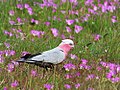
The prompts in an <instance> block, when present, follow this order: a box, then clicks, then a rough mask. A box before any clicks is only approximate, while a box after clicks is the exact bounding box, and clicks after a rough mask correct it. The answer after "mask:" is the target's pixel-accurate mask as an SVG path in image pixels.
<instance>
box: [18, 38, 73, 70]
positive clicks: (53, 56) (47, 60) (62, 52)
mask: <svg viewBox="0 0 120 90" xmlns="http://www.w3.org/2000/svg"><path fill="white" fill-rule="evenodd" d="M73 47H74V42H73V41H72V40H70V39H64V40H62V42H61V43H60V44H59V45H58V46H57V47H56V48H53V49H51V50H48V51H44V52H43V53H38V54H33V55H31V54H26V55H25V56H23V57H21V59H20V60H18V61H17V62H25V63H29V64H35V65H38V66H41V67H43V68H53V65H55V64H59V63H61V62H62V61H63V60H64V59H65V58H66V56H67V54H68V52H69V51H70V50H71V49H72V48H73Z"/></svg>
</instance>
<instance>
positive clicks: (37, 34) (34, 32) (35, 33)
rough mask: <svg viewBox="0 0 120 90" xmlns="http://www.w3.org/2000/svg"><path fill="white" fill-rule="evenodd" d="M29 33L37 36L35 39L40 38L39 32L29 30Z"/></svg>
mask: <svg viewBox="0 0 120 90" xmlns="http://www.w3.org/2000/svg"><path fill="white" fill-rule="evenodd" d="M30 33H31V34H32V35H33V36H37V37H40V36H41V33H40V31H37V30H31V31H30Z"/></svg>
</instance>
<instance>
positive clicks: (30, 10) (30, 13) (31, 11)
mask: <svg viewBox="0 0 120 90" xmlns="http://www.w3.org/2000/svg"><path fill="white" fill-rule="evenodd" d="M27 10H28V13H29V15H33V10H32V8H31V7H29V8H27Z"/></svg>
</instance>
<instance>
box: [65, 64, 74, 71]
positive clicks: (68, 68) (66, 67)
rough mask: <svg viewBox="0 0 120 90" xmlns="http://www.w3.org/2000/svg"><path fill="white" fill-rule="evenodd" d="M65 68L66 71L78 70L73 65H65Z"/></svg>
mask: <svg viewBox="0 0 120 90" xmlns="http://www.w3.org/2000/svg"><path fill="white" fill-rule="evenodd" d="M63 67H64V68H65V70H66V71H70V70H71V69H75V68H76V66H75V65H74V64H72V63H68V64H65V65H64V66H63Z"/></svg>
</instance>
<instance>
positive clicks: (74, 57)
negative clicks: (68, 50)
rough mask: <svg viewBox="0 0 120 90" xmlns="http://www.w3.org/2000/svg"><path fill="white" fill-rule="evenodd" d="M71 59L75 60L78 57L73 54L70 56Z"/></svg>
mask: <svg viewBox="0 0 120 90" xmlns="http://www.w3.org/2000/svg"><path fill="white" fill-rule="evenodd" d="M70 57H71V59H77V58H78V57H77V56H76V55H75V54H70Z"/></svg>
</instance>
